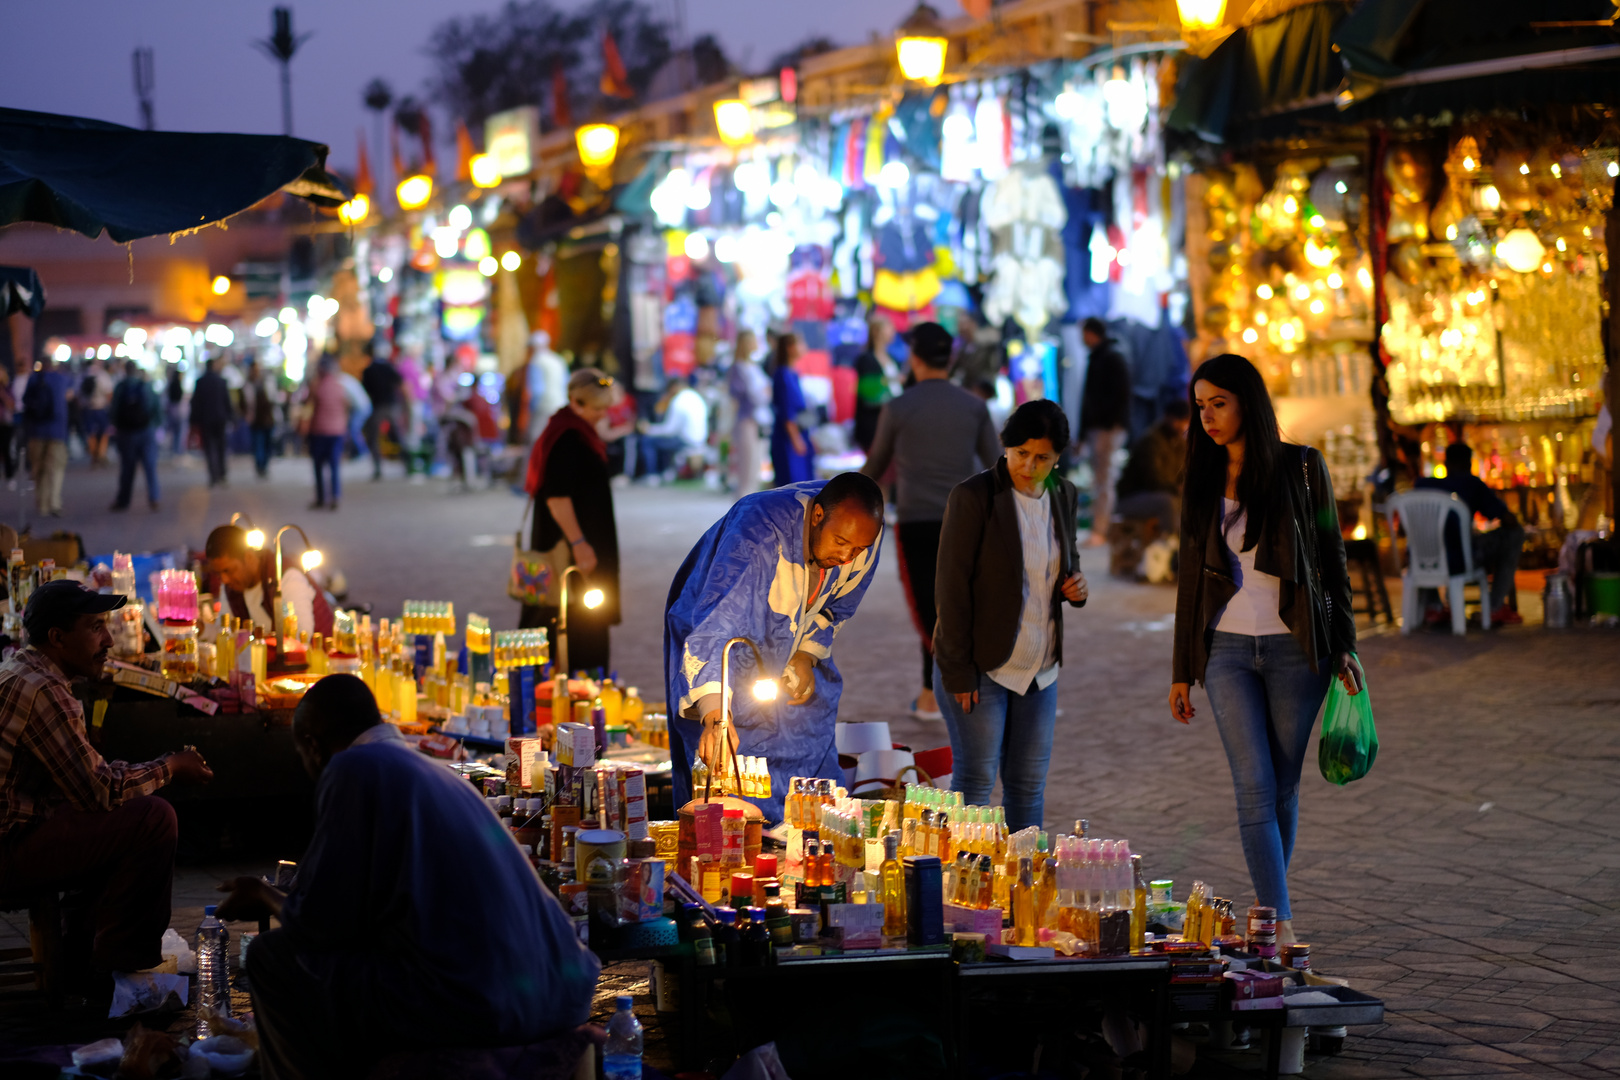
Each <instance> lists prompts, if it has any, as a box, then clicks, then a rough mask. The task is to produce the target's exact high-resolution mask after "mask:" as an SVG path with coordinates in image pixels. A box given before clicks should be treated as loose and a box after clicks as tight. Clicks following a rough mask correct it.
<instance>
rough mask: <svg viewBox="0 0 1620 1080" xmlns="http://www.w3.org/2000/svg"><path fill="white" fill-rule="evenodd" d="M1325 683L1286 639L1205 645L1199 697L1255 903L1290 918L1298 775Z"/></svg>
mask: <svg viewBox="0 0 1620 1080" xmlns="http://www.w3.org/2000/svg"><path fill="white" fill-rule="evenodd" d="M1331 678H1332V674H1331V670H1330V668H1329V666H1328V664H1327V663H1323V664H1322V669H1321V670H1320V671H1319V672H1313V671H1311V662H1310V660H1309V659H1308V658H1307V657H1306V656H1305V650H1303V649H1301V648H1300V647H1299V642H1297V641H1295V640H1294V638H1293V636H1292V635H1290V634H1266V635H1263V636H1261V637H1254V636H1252V635H1249V634H1224V633H1221V632H1220V631H1219V630H1217V631H1216V632H1215V638H1214V641H1213V643H1212V644H1211V645H1210V650H1209V664H1208V666H1207V667H1206V668H1205V669H1204V689H1205V690H1206V691H1207V692H1208V694H1209V703H1210V706H1211V707H1212V708H1213V709H1214V711H1215V727H1216V729H1217V730H1218V731H1220V733H1221V743H1222V744H1223V745H1224V746H1225V747H1226V759H1227V761H1228V762H1229V763H1230V764H1231V766H1232V785H1233V787H1234V788H1235V789H1236V791H1237V810H1238V832H1239V835H1240V836H1241V837H1242V839H1243V857H1244V859H1245V860H1247V862H1248V864H1249V878H1250V880H1251V881H1253V883H1254V893H1255V896H1257V897H1258V898H1259V902H1260V903H1261V904H1262V905H1264V906H1266V907H1274V908H1276V909H1277V917H1278V918H1279V919H1291V918H1293V917H1294V916H1293V909H1292V908H1291V907H1290V906H1289V902H1288V860H1289V859H1290V858H1291V857H1292V856H1293V854H1294V833H1295V830H1296V829H1297V827H1298V825H1299V774H1300V770H1301V769H1302V768H1303V766H1304V764H1305V751H1306V748H1307V747H1309V745H1310V742H1311V729H1313V728H1314V727H1315V726H1316V714H1317V711H1318V710H1320V709H1321V708H1322V699H1323V698H1325V697H1326V696H1327V691H1328V681H1329V679H1331Z"/></svg>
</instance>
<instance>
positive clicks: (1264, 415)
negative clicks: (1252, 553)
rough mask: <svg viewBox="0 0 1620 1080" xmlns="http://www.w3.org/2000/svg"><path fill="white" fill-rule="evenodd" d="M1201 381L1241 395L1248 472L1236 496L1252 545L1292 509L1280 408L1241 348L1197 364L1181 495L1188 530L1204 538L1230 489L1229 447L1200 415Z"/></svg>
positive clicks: (1246, 536)
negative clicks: (1279, 423)
mask: <svg viewBox="0 0 1620 1080" xmlns="http://www.w3.org/2000/svg"><path fill="white" fill-rule="evenodd" d="M1200 382H1207V383H1209V384H1211V385H1212V386H1218V387H1220V388H1221V389H1222V390H1225V391H1226V392H1227V393H1228V394H1231V395H1232V396H1233V397H1234V398H1236V399H1237V404H1238V408H1239V409H1240V410H1241V411H1242V414H1243V472H1242V473H1241V474H1240V475H1239V476H1238V482H1237V501H1238V505H1239V506H1240V507H1242V509H1243V511H1244V512H1245V513H1246V514H1248V521H1247V523H1246V525H1245V527H1244V531H1243V550H1244V551H1248V550H1249V549H1250V548H1252V547H1254V545H1255V543H1256V542H1258V541H1259V539H1260V538H1261V537H1262V536H1264V535H1265V532H1266V530H1267V529H1269V528H1271V527H1272V526H1273V525H1274V524H1275V523H1277V522H1279V521H1284V520H1286V519H1287V515H1288V495H1287V492H1288V485H1287V484H1286V483H1284V481H1285V480H1286V479H1287V477H1286V476H1285V474H1284V472H1283V469H1282V439H1281V437H1280V436H1279V435H1278V434H1277V413H1276V411H1275V410H1274V409H1272V407H1271V395H1270V394H1269V393H1267V392H1266V383H1265V380H1264V379H1262V378H1261V377H1260V372H1258V371H1256V370H1255V367H1254V365H1253V364H1251V363H1249V362H1248V361H1247V360H1245V359H1244V358H1243V357H1241V356H1238V355H1237V354H1236V353H1223V354H1222V355H1220V356H1215V357H1211V358H1210V359H1208V360H1205V361H1204V362H1203V363H1202V364H1199V365H1198V370H1197V371H1195V372H1193V377H1192V382H1191V384H1189V386H1188V388H1187V400H1188V401H1189V402H1190V403H1191V404H1192V410H1193V423H1192V427H1191V428H1189V429H1188V431H1187V484H1186V488H1185V489H1184V491H1183V496H1182V519H1183V521H1184V523H1185V527H1186V528H1187V529H1188V530H1189V535H1191V536H1193V537H1194V538H1195V539H1197V540H1198V541H1199V542H1200V543H1201V542H1202V541H1203V538H1204V537H1205V536H1207V535H1208V534H1209V526H1210V523H1211V521H1212V520H1213V519H1214V517H1215V515H1216V513H1217V511H1218V510H1219V508H1220V505H1221V497H1222V496H1223V495H1225V494H1226V447H1224V446H1218V445H1216V443H1215V440H1214V439H1211V438H1210V437H1209V436H1208V435H1207V434H1205V433H1204V424H1203V421H1202V420H1201V419H1200V418H1199V415H1198V403H1197V401H1196V400H1195V399H1196V397H1197V391H1196V389H1195V388H1196V387H1197V386H1198V384H1199V383H1200Z"/></svg>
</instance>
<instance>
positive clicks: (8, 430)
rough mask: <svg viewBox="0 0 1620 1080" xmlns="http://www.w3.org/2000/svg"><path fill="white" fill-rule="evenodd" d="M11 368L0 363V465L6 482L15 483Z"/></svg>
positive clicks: (13, 405) (13, 398) (14, 419)
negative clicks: (2, 467) (3, 469)
mask: <svg viewBox="0 0 1620 1080" xmlns="http://www.w3.org/2000/svg"><path fill="white" fill-rule="evenodd" d="M13 385H14V384H13V383H12V380H11V370H10V369H9V368H8V367H6V366H5V365H3V364H0V466H4V468H5V473H6V483H7V485H8V486H15V485H16V477H17V427H16V424H17V399H16V398H15V397H14V396H12V392H11V391H12V386H13Z"/></svg>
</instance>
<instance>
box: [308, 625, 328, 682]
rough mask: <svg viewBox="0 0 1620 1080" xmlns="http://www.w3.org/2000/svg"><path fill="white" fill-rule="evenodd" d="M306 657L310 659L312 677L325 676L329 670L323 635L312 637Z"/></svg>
mask: <svg viewBox="0 0 1620 1080" xmlns="http://www.w3.org/2000/svg"><path fill="white" fill-rule="evenodd" d="M306 655H307V656H308V657H309V673H310V674H311V675H325V674H326V672H327V670H328V669H327V665H326V640H325V639H324V638H322V637H321V635H319V634H312V635H310V639H309V652H308V653H307V654H306Z"/></svg>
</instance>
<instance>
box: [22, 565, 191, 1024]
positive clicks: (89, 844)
mask: <svg viewBox="0 0 1620 1080" xmlns="http://www.w3.org/2000/svg"><path fill="white" fill-rule="evenodd" d="M123 606H124V598H123V597H122V596H104V595H101V594H99V593H93V592H91V591H90V590H89V589H86V588H85V587H84V586H83V585H80V584H79V583H78V582H76V581H53V582H50V583H49V584H47V585H42V586H40V587H39V588H38V589H36V590H34V594H33V595H32V596H30V597H29V598H28V606H27V608H26V609H25V610H24V611H23V628H24V629H25V630H27V632H28V647H27V648H25V649H22V650H21V651H19V652H17V653H15V654H14V655H13V656H12V657H11V659H9V660H7V661H6V662H5V663H4V664H3V665H0V894H3V895H4V896H5V898H6V899H8V900H12V901H16V900H26V899H27V898H28V897H29V896H30V894H33V893H39V892H44V891H45V890H47V889H54V890H68V889H72V890H86V891H87V892H88V897H89V900H90V903H89V904H88V905H86V908H85V910H83V911H82V912H81V911H74V912H71V913H70V918H69V919H68V920H67V924H68V932H69V939H68V941H69V949H70V951H69V957H70V959H71V958H72V957H73V956H74V954H75V952H77V951H78V950H76V949H75V946H76V945H78V944H79V943H80V940H81V939H82V937H84V936H88V934H89V933H93V934H94V938H93V942H92V944H91V948H90V960H91V963H92V964H93V966H94V967H95V969H96V970H97V972H98V973H99V975H100V985H91V986H88V987H86V989H87V990H88V991H90V996H91V997H93V998H96V997H103V996H104V994H105V993H110V991H111V988H112V983H111V981H110V980H109V979H108V978H107V977H106V975H107V973H109V972H115V971H117V972H132V971H139V970H141V969H142V968H148V967H154V966H156V965H157V964H159V963H161V962H162V959H163V958H162V956H160V955H159V952H158V950H159V945H160V943H161V942H162V940H163V931H164V930H166V929H168V926H169V898H170V892H171V890H172V885H173V882H174V844H175V837H176V836H177V830H176V827H175V819H174V808H173V807H172V806H170V805H169V804H168V803H167V802H165V801H164V800H162V799H160V798H158V797H157V796H155V795H153V794H152V792H154V791H156V790H157V789H158V788H160V787H162V786H163V785H165V784H167V783H170V782H171V781H176V780H179V781H194V782H197V783H202V782H205V781H208V780H212V779H213V777H214V774H213V772H212V771H211V770H210V769H209V768H208V766H207V765H206V764H205V763H204V762H203V759H202V756H201V755H200V754H198V753H197V751H195V750H192V749H186V750H183V751H181V752H179V753H175V754H167V755H165V756H163V757H161V758H158V759H157V760H156V761H148V762H144V763H142V764H139V765H130V764H127V763H126V762H122V761H104V760H102V757H101V755H100V754H98V753H96V751H95V748H94V747H92V746H91V745H90V743H89V742H88V741H87V739H86V738H85V728H84V709H83V707H81V706H80V704H79V700H78V698H76V697H75V696H74V695H73V688H72V686H71V685H70V684H69V682H68V680H69V679H81V678H82V679H92V680H94V679H99V678H101V672H102V668H103V666H104V665H105V664H106V662H107V651H108V650H109V649H111V648H112V635H111V634H110V633H108V631H107V622H106V619H105V618H104V616H105V614H106V612H109V611H112V610H114V609H116V608H121V607H123ZM80 916H83V917H80ZM81 929H82V930H84V931H86V933H85V934H80V933H79V931H80V930H81Z"/></svg>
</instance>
